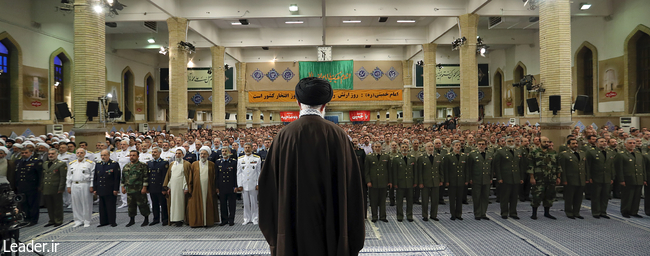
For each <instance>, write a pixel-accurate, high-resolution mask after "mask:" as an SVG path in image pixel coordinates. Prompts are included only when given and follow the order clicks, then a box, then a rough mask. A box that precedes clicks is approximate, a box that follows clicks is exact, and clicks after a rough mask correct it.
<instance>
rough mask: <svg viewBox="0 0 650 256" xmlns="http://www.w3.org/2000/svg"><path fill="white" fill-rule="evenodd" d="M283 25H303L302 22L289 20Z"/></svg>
mask: <svg viewBox="0 0 650 256" xmlns="http://www.w3.org/2000/svg"><path fill="white" fill-rule="evenodd" d="M284 23H285V24H302V23H304V21H302V20H289V21H285V22H284Z"/></svg>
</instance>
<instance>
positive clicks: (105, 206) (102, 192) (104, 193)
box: [93, 149, 122, 227]
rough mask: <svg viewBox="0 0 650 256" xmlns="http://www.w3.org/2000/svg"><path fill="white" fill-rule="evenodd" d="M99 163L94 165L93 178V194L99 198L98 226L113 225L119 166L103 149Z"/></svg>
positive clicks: (120, 172) (118, 187) (119, 175)
mask: <svg viewBox="0 0 650 256" xmlns="http://www.w3.org/2000/svg"><path fill="white" fill-rule="evenodd" d="M99 154H100V155H99V156H100V158H99V163H96V164H95V175H94V176H93V193H94V194H95V195H97V196H98V197H99V226H97V227H103V226H107V225H111V227H115V226H117V223H115V206H116V205H115V203H116V201H117V194H118V190H120V178H121V176H122V175H121V174H122V171H121V169H120V164H119V163H117V162H115V161H113V160H111V159H110V157H111V154H110V152H109V151H108V150H106V149H103V150H102V151H100V152H99Z"/></svg>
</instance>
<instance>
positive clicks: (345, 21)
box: [343, 20, 361, 23]
mask: <svg viewBox="0 0 650 256" xmlns="http://www.w3.org/2000/svg"><path fill="white" fill-rule="evenodd" d="M343 23H361V21H360V20H344V21H343Z"/></svg>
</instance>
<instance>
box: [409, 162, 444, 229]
mask: <svg viewBox="0 0 650 256" xmlns="http://www.w3.org/2000/svg"><path fill="white" fill-rule="evenodd" d="M443 157H444V155H443V154H440V153H436V152H435V151H434V152H433V154H432V155H428V154H426V152H425V155H423V156H420V157H419V158H418V160H417V164H416V174H417V183H419V184H420V185H422V186H423V187H424V188H422V219H423V220H424V221H427V220H428V219H429V216H431V219H434V220H437V219H438V202H436V199H438V195H439V193H440V190H439V187H442V188H444V186H440V184H441V183H442V182H443V181H444V176H443V172H442V171H441V169H440V165H441V164H442V159H443ZM429 203H431V209H430V212H429ZM429 213H431V214H429Z"/></svg>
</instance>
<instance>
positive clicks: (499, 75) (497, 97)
mask: <svg viewBox="0 0 650 256" xmlns="http://www.w3.org/2000/svg"><path fill="white" fill-rule="evenodd" d="M492 84H493V85H494V87H493V88H494V93H493V95H494V112H493V113H494V117H502V116H503V91H502V90H503V88H502V86H503V72H501V70H497V71H496V72H495V74H494V80H493V81H492Z"/></svg>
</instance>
